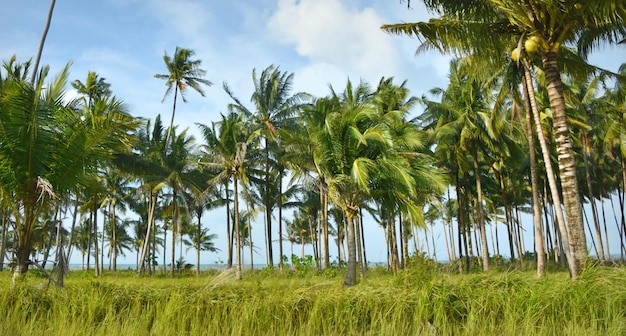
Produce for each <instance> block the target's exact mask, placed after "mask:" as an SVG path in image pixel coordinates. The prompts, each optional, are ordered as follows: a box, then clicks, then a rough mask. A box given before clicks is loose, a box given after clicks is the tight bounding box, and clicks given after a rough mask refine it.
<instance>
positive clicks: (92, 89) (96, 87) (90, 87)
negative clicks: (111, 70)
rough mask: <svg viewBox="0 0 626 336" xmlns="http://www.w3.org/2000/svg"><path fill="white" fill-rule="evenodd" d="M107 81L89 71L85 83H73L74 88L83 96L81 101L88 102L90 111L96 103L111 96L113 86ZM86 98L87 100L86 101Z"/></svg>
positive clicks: (78, 81) (77, 81)
mask: <svg viewBox="0 0 626 336" xmlns="http://www.w3.org/2000/svg"><path fill="white" fill-rule="evenodd" d="M105 80H106V78H103V77H100V76H99V75H98V74H97V73H96V72H95V71H89V72H88V73H87V79H86V80H85V83H83V82H81V81H80V80H78V79H77V80H75V81H73V82H72V87H73V88H75V89H76V90H77V91H78V93H79V94H82V95H83V97H81V99H83V100H86V101H85V103H86V104H85V105H86V107H87V109H88V110H91V108H92V106H93V104H94V101H98V100H102V99H105V98H108V97H110V96H111V85H110V84H109V83H107V82H106V81H105ZM84 96H86V97H87V98H86V99H85V97H84Z"/></svg>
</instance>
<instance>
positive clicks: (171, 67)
mask: <svg viewBox="0 0 626 336" xmlns="http://www.w3.org/2000/svg"><path fill="white" fill-rule="evenodd" d="M194 55H195V52H194V51H193V50H191V49H185V48H179V47H176V51H174V57H170V56H168V55H167V52H166V53H165V55H163V61H164V62H165V66H166V67H167V71H168V72H169V73H168V74H156V75H154V77H155V78H158V79H165V80H166V82H165V85H166V86H167V90H165V95H164V96H163V100H162V101H161V102H163V101H165V98H166V97H167V96H168V95H169V94H170V93H171V92H172V88H173V89H174V105H173V106H172V118H171V120H170V127H169V129H168V131H167V136H166V137H165V143H166V145H167V143H168V141H169V139H170V133H171V132H172V128H173V127H174V114H175V113H176V100H177V98H178V92H179V91H180V97H181V98H182V100H183V102H185V103H186V102H187V98H185V90H186V89H187V87H191V88H192V89H194V90H195V91H197V92H198V93H200V95H202V96H203V97H204V91H203V90H202V87H201V86H200V84H204V85H207V86H211V85H212V84H213V83H211V82H210V81H208V80H206V79H203V78H202V77H204V75H205V74H206V71H205V70H203V69H201V68H200V65H201V64H202V61H200V60H192V59H191V57H193V56H194Z"/></svg>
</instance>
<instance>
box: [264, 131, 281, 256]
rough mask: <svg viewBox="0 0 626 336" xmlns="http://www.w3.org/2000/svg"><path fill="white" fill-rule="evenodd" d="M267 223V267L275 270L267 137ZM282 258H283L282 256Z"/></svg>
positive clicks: (266, 143) (266, 142)
mask: <svg viewBox="0 0 626 336" xmlns="http://www.w3.org/2000/svg"><path fill="white" fill-rule="evenodd" d="M264 140H265V221H266V223H267V267H269V268H274V254H273V250H272V207H271V206H270V148H269V141H268V140H267V137H265V139H264ZM281 258H282V256H281Z"/></svg>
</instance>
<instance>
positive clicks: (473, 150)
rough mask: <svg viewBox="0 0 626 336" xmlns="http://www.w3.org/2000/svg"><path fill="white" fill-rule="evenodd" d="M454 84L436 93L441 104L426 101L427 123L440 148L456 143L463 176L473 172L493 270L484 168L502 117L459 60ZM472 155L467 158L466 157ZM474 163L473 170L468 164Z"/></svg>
mask: <svg viewBox="0 0 626 336" xmlns="http://www.w3.org/2000/svg"><path fill="white" fill-rule="evenodd" d="M450 71H451V73H450V83H449V85H448V87H447V88H446V90H442V89H436V90H433V91H431V92H432V93H436V94H440V95H441V102H433V101H429V100H425V103H426V104H427V114H426V115H424V116H423V117H424V118H426V120H433V121H436V125H434V126H435V128H434V137H435V138H436V139H437V144H440V143H450V142H455V143H456V145H457V146H458V149H459V151H458V152H457V153H456V155H457V156H456V158H455V160H456V162H457V165H458V167H459V172H463V173H466V172H469V171H472V170H473V173H474V176H473V177H474V180H475V187H476V207H475V214H476V216H475V219H476V223H477V224H478V228H479V230H480V235H481V243H482V257H483V269H484V270H485V271H488V270H489V250H488V245H487V234H486V230H485V216H484V214H483V186H482V180H483V179H484V178H483V176H482V174H481V165H482V164H483V162H485V161H486V158H487V157H488V155H489V151H496V149H495V148H496V147H497V143H498V141H497V138H498V133H497V132H498V124H499V121H498V114H497V113H495V112H492V108H491V105H490V103H491V102H490V95H491V94H490V92H489V91H487V90H486V86H485V85H484V83H481V82H480V81H479V80H478V79H477V78H476V77H475V76H473V75H472V74H471V73H470V72H469V71H467V70H466V69H463V66H462V63H461V62H460V61H459V60H453V61H452V62H451V65H450ZM444 151H445V149H444ZM465 153H467V154H469V155H468V157H466V154H465ZM466 161H469V162H471V166H469V165H466V164H465V163H464V162H466Z"/></svg>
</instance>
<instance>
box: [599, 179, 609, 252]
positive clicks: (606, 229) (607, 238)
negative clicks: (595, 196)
mask: <svg viewBox="0 0 626 336" xmlns="http://www.w3.org/2000/svg"><path fill="white" fill-rule="evenodd" d="M599 183H600V210H601V211H602V224H603V225H602V226H603V228H604V239H605V243H606V257H607V260H609V261H610V260H611V249H610V246H609V230H608V227H607V225H606V209H605V208H604V199H605V198H604V195H606V189H605V187H604V182H603V181H602V179H599Z"/></svg>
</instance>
